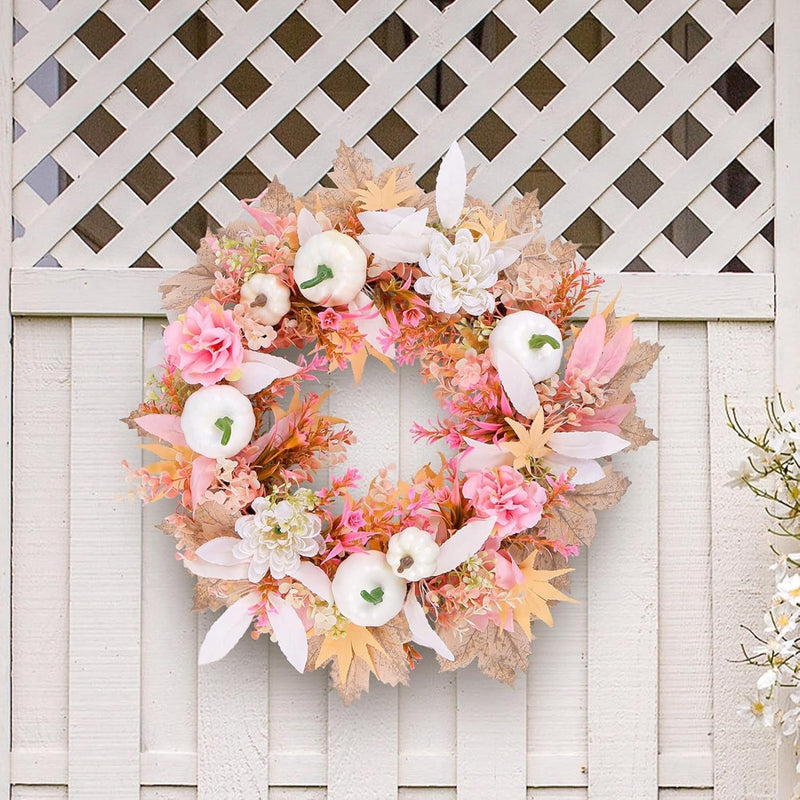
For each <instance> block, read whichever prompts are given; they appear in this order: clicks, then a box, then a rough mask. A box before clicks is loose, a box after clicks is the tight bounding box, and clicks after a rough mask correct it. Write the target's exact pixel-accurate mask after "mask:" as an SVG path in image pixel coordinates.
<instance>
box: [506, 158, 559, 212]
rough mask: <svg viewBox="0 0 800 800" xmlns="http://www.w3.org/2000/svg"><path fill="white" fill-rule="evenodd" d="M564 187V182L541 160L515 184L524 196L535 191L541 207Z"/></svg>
mask: <svg viewBox="0 0 800 800" xmlns="http://www.w3.org/2000/svg"><path fill="white" fill-rule="evenodd" d="M563 185H564V181H562V180H561V178H560V177H559V176H558V174H557V173H555V172H554V171H553V170H552V169H551V168H550V167H549V166H548V164H547V162H545V161H543V160H542V159H541V158H540V159H539V160H538V161H537V162H536V163H535V164H534V165H533V166H532V167H530V168H529V169H528V170H526V171H525V172H524V173H523V174H522V175H520V177H519V178H518V179H517V180H516V181H515V183H514V186H515V187H516V189H517V190H518V191H519V192H521V193H522V194H526V193H527V192H534V191H535V192H536V193H537V196H538V198H539V203H540V204H541V205H544V204H545V203H546V202H547V201H548V200H549V199H550V198H551V197H552V196H553V195H554V194H555V193H556V192H557V191H558V190H559V189H560V188H561V187H562V186H563Z"/></svg>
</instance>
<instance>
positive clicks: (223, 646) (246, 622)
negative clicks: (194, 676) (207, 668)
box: [197, 592, 260, 664]
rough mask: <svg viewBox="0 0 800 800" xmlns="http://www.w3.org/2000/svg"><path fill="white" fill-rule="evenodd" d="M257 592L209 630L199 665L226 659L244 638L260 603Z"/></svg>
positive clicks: (229, 609)
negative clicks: (254, 608) (254, 609)
mask: <svg viewBox="0 0 800 800" xmlns="http://www.w3.org/2000/svg"><path fill="white" fill-rule="evenodd" d="M259 599H260V598H259V595H258V593H257V592H250V593H249V594H246V595H245V596H244V597H242V598H240V599H239V600H237V601H236V602H235V603H234V604H233V605H232V606H230V607H229V608H228V609H227V610H226V611H225V613H224V614H223V615H222V616H221V617H219V619H217V621H216V622H215V623H214V624H213V625H212V626H211V627H210V628H209V629H208V633H207V634H206V638H205V639H203V644H201V645H200V654H199V656H198V659H197V663H198V664H210V663H211V662H212V661H219V660H220V659H221V658H224V657H225V656H226V655H228V653H230V651H231V650H233V647H234V645H235V644H236V643H237V642H238V641H239V639H241V638H242V636H244V634H245V631H247V629H248V628H249V627H250V623H251V622H252V620H253V611H252V609H253V607H254V606H255V605H256V604H257V603H258V601H259Z"/></svg>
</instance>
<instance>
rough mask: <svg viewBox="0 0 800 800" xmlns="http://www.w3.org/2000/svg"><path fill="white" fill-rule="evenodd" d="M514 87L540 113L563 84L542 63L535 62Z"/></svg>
mask: <svg viewBox="0 0 800 800" xmlns="http://www.w3.org/2000/svg"><path fill="white" fill-rule="evenodd" d="M516 86H517V89H519V90H520V91H521V92H522V94H524V95H525V97H527V98H528V100H530V101H531V103H533V104H534V105H535V106H536V108H538V109H539V110H540V111H541V110H542V109H543V108H544V107H545V106H546V105H547V104H548V103H549V102H550V101H551V100H552V99H553V98H554V97H555V96H556V95H557V94H558V93H559V92H560V91H561V90H562V89H563V88H564V83H563V81H562V80H561V79H560V78H559V77H558V76H557V75H556V74H555V73H554V72H552V71H551V70H550V69H549V68H548V67H547V65H546V64H545V63H544V62H543V61H537V62H536V63H535V64H534V65H533V66H532V67H531V68H530V69H529V70H528V71H527V72H526V73H525V74H524V75H523V76H522V77H521V78H520V79H519V80H518V81H517V83H516Z"/></svg>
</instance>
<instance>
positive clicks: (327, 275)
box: [300, 264, 333, 289]
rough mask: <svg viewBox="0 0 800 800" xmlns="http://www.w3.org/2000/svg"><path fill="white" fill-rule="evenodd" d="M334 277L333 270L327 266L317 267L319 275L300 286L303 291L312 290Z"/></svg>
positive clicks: (320, 265)
mask: <svg viewBox="0 0 800 800" xmlns="http://www.w3.org/2000/svg"><path fill="white" fill-rule="evenodd" d="M332 277H333V270H332V269H331V268H330V267H329V266H328V265H327V264H319V265H317V274H316V275H315V276H314V277H313V278H311V279H310V280H307V281H303V283H301V284H300V288H301V289H311V288H312V287H314V286H319V284H321V283H322V282H323V281H327V280H330V279H331V278H332Z"/></svg>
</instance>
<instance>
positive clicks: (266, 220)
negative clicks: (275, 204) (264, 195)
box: [241, 197, 280, 236]
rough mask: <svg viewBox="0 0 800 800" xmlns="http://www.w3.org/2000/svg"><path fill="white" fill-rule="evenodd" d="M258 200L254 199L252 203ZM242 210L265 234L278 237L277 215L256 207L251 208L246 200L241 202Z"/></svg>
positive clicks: (257, 198)
mask: <svg viewBox="0 0 800 800" xmlns="http://www.w3.org/2000/svg"><path fill="white" fill-rule="evenodd" d="M259 199H260V198H259V197H256V198H255V199H254V200H253V201H252V202H257V201H258V200H259ZM241 203H242V208H243V209H244V210H245V211H247V213H248V214H250V216H251V217H252V218H253V219H254V220H255V221H256V222H257V223H258V224H259V225H260V226H261V227H262V228H263V229H264V230H265V231H266V232H267V233H271V234H273V235H274V236H277V235H278V228H277V226H276V224H275V223H276V222H277V221H278V220H279V219H280V217H279V216H278V215H277V214H273V213H272V212H271V211H265V210H264V209H263V208H259V207H258V206H251V205H250V204H249V203H248V201H247V200H242V201H241Z"/></svg>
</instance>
